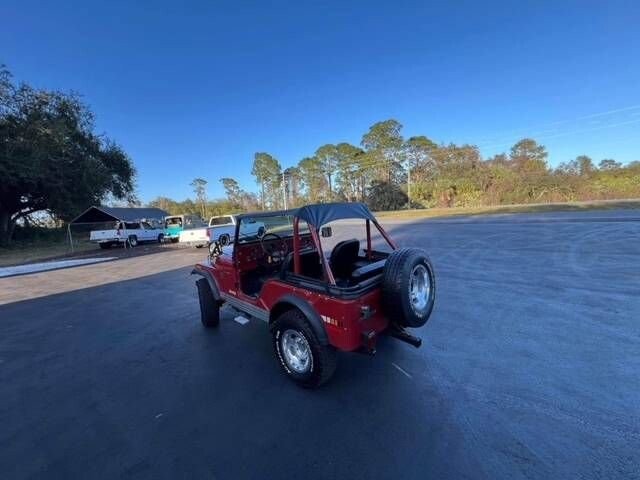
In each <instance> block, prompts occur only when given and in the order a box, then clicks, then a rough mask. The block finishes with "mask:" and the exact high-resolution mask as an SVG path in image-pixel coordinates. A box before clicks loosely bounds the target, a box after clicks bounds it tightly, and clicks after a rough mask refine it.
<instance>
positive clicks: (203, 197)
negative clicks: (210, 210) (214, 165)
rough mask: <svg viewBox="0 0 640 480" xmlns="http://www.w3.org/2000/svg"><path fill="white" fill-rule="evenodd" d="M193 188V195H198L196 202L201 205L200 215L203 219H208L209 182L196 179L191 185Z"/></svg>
mask: <svg viewBox="0 0 640 480" xmlns="http://www.w3.org/2000/svg"><path fill="white" fill-rule="evenodd" d="M189 185H190V186H191V187H193V193H195V195H196V202H198V204H199V205H200V215H202V218H206V217H207V181H206V180H205V179H204V178H194V179H193V181H192V182H191V183H190V184H189Z"/></svg>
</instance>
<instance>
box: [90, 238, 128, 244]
mask: <svg viewBox="0 0 640 480" xmlns="http://www.w3.org/2000/svg"><path fill="white" fill-rule="evenodd" d="M89 241H90V242H91V243H121V242H124V241H125V239H124V238H121V237H117V238H101V239H99V240H89Z"/></svg>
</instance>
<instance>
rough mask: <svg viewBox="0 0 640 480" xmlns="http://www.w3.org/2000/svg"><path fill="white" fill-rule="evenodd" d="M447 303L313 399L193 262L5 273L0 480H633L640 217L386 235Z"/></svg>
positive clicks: (638, 409)
mask: <svg viewBox="0 0 640 480" xmlns="http://www.w3.org/2000/svg"><path fill="white" fill-rule="evenodd" d="M386 227H387V229H388V231H389V232H390V233H391V235H392V236H393V237H394V238H395V239H396V240H398V243H400V244H401V245H403V246H408V245H415V246H421V247H423V248H425V249H426V250H427V251H428V252H429V253H430V255H431V258H432V261H433V264H434V266H435V269H436V274H437V279H438V298H437V304H436V309H435V311H434V314H433V316H432V317H431V320H430V321H429V323H428V324H427V325H425V326H424V327H423V328H421V329H419V330H418V332H417V333H418V335H420V336H422V338H423V340H424V344H423V347H422V348H421V349H413V348H412V347H410V346H408V345H405V344H403V343H400V342H397V341H395V340H393V339H383V340H382V341H381V342H380V344H379V348H378V354H377V355H376V356H375V357H367V356H363V355H357V354H343V355H341V356H340V363H339V366H338V370H337V372H336V375H335V377H334V378H333V379H332V381H331V382H330V383H329V384H327V385H326V386H325V387H323V388H322V389H320V390H317V391H306V390H302V389H300V388H298V387H296V386H295V385H293V384H292V383H291V382H290V381H288V380H287V379H286V378H285V377H284V375H283V374H281V372H280V371H279V366H278V364H277V363H276V361H275V359H274V357H273V353H272V351H271V344H270V342H269V339H268V337H267V330H266V327H265V325H264V324H260V323H259V322H258V321H255V320H252V321H250V322H249V323H247V324H246V325H240V324H239V323H236V322H234V321H233V317H234V314H232V312H230V311H227V313H226V315H225V318H224V319H223V322H222V324H221V327H220V328H219V329H217V330H213V331H209V330H205V329H203V328H202V327H201V325H200V322H199V311H198V302H197V297H196V294H195V288H194V279H193V278H192V277H190V275H189V272H190V267H189V265H192V264H193V263H195V262H196V261H197V260H198V259H200V258H202V256H203V254H204V252H203V251H202V250H174V251H167V252H164V253H160V254H157V255H149V256H145V257H135V258H130V259H124V260H118V261H113V262H109V263H105V264H97V265H89V266H83V267H76V268H73V269H66V270H58V271H52V272H46V273H40V274H34V275H24V276H20V277H12V278H5V279H0V303H3V304H4V305H0V472H1V474H0V477H2V478H5V479H14V478H86V479H88V478H153V479H157V478H171V479H175V478H212V479H213V478H215V479H234V480H235V479H243V478H247V479H254V478H269V479H277V478H293V477H294V476H295V477H299V476H302V477H304V478H308V479H310V478H346V477H349V478H363V479H374V478H431V479H441V478H452V479H454V478H455V479H458V478H474V479H475V478H486V479H495V478H509V479H520V478H522V479H525V478H527V479H529V478H544V479H550V478H562V479H565V478H586V479H591V478H593V479H596V478H624V479H631V478H640V374H639V372H640V211H637V210H627V211H609V212H602V211H600V212H586V213H574V212H571V213H564V214H561V213H557V214H538V215H502V216H487V217H469V218H467V217H460V218H453V219H441V220H429V221H427V220H423V221H414V222H395V223H391V222H389V223H387V224H386Z"/></svg>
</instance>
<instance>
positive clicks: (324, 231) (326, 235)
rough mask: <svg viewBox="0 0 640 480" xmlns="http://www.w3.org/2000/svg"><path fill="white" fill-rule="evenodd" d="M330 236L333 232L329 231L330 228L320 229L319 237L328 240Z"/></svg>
mask: <svg viewBox="0 0 640 480" xmlns="http://www.w3.org/2000/svg"><path fill="white" fill-rule="evenodd" d="M331 235H333V232H332V231H331V227H322V228H321V229H320V236H321V237H322V238H329V237H330V236H331Z"/></svg>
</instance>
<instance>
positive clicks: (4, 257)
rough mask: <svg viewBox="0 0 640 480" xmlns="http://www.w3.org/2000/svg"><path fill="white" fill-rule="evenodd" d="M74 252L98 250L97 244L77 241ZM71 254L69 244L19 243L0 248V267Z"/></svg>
mask: <svg viewBox="0 0 640 480" xmlns="http://www.w3.org/2000/svg"><path fill="white" fill-rule="evenodd" d="M74 249H75V252H74V254H76V253H82V252H87V251H90V250H98V247H97V245H95V244H92V243H89V242H79V243H78V244H77V245H75V246H74ZM69 255H71V251H70V250H69V244H68V243H64V242H60V241H56V242H50V243H47V242H36V243H20V244H16V245H13V246H12V247H11V248H0V267H7V266H10V265H20V264H23V263H32V262H35V261H38V260H50V259H53V258H59V257H64V256H69Z"/></svg>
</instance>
